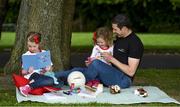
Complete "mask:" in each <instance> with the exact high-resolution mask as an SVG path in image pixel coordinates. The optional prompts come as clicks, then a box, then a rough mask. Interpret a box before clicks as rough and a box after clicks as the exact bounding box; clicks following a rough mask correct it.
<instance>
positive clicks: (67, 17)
mask: <svg viewBox="0 0 180 107" xmlns="http://www.w3.org/2000/svg"><path fill="white" fill-rule="evenodd" d="M64 3H65V6H64V9H63V11H64V12H63V13H64V14H63V24H62V25H63V27H62V28H63V30H62V31H63V35H64V41H61V42H62V47H64V48H61V49H62V50H61V52H62V56H63V57H62V62H63V64H64V69H68V68H69V67H70V66H69V65H70V55H71V54H70V53H71V51H70V48H71V35H72V33H71V32H72V23H73V15H74V8H75V0H65V2H64Z"/></svg>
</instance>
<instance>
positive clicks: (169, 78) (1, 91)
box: [0, 69, 180, 107]
mask: <svg viewBox="0 0 180 107" xmlns="http://www.w3.org/2000/svg"><path fill="white" fill-rule="evenodd" d="M179 70H180V69H177V70H172V69H167V70H159V69H140V70H138V72H137V74H136V77H135V79H134V84H133V85H136V86H156V87H158V88H160V89H161V90H163V91H164V92H165V93H167V94H168V95H169V96H170V97H172V98H174V99H176V100H178V101H180V93H179V90H180V87H179V83H180V79H179V75H180V72H179ZM10 77H11V76H6V77H4V78H6V80H5V81H2V78H0V84H1V87H0V106H3V105H6V106H7V105H9V106H10V105H11V106H65V105H62V104H45V103H37V102H30V101H29V102H22V103H17V101H16V96H15V90H14V86H13V85H12V82H11V81H10ZM4 82H5V83H4ZM66 106H107V107H109V106H141V107H144V106H178V105H176V104H172V103H170V104H163V103H148V104H145V103H144V104H133V105H111V104H99V103H98V104H97V103H90V104H68V105H66Z"/></svg>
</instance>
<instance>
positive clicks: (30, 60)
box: [22, 51, 52, 70]
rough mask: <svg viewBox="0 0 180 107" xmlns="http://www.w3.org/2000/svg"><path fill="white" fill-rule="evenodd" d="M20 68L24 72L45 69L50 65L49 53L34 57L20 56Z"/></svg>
mask: <svg viewBox="0 0 180 107" xmlns="http://www.w3.org/2000/svg"><path fill="white" fill-rule="evenodd" d="M22 64H23V65H22V66H23V69H24V70H28V69H29V67H33V68H34V70H37V69H41V68H45V67H46V66H49V65H51V64H52V62H51V55H50V51H45V52H40V53H37V54H35V55H22Z"/></svg>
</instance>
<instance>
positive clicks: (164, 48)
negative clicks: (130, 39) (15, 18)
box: [0, 32, 180, 53]
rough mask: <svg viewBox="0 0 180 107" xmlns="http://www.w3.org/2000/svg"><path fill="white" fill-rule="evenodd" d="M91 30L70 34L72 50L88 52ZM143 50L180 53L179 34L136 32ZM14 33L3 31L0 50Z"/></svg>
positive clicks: (90, 44) (6, 46) (8, 43)
mask: <svg viewBox="0 0 180 107" xmlns="http://www.w3.org/2000/svg"><path fill="white" fill-rule="evenodd" d="M92 35H93V34H92V32H87V33H82V32H81V33H76V32H74V33H73V34H72V41H71V42H72V44H71V45H72V52H89V51H91V49H92V46H93V42H92ZM138 35H139V37H140V38H141V40H142V42H143V44H144V47H145V52H160V53H167V52H170V53H171V52H172V53H174V52H178V53H180V34H145V33H138ZM14 40H15V33H10V32H3V33H2V39H1V40H0V51H2V50H4V49H7V48H11V47H12V46H13V44H14Z"/></svg>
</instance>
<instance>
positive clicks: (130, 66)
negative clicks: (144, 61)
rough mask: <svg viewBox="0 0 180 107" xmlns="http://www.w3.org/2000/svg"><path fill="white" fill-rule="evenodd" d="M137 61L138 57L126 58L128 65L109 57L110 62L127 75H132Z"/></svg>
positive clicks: (137, 63)
mask: <svg viewBox="0 0 180 107" xmlns="http://www.w3.org/2000/svg"><path fill="white" fill-rule="evenodd" d="M139 61H140V59H136V58H130V57H129V58H128V65H126V64H123V63H121V62H119V61H118V60H117V59H115V58H114V57H112V58H111V60H110V62H111V63H112V64H114V65H115V66H116V67H117V68H119V69H120V70H122V71H123V72H124V73H125V74H127V75H129V76H131V77H132V76H133V75H134V74H135V72H136V69H137V67H138V65H139Z"/></svg>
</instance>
